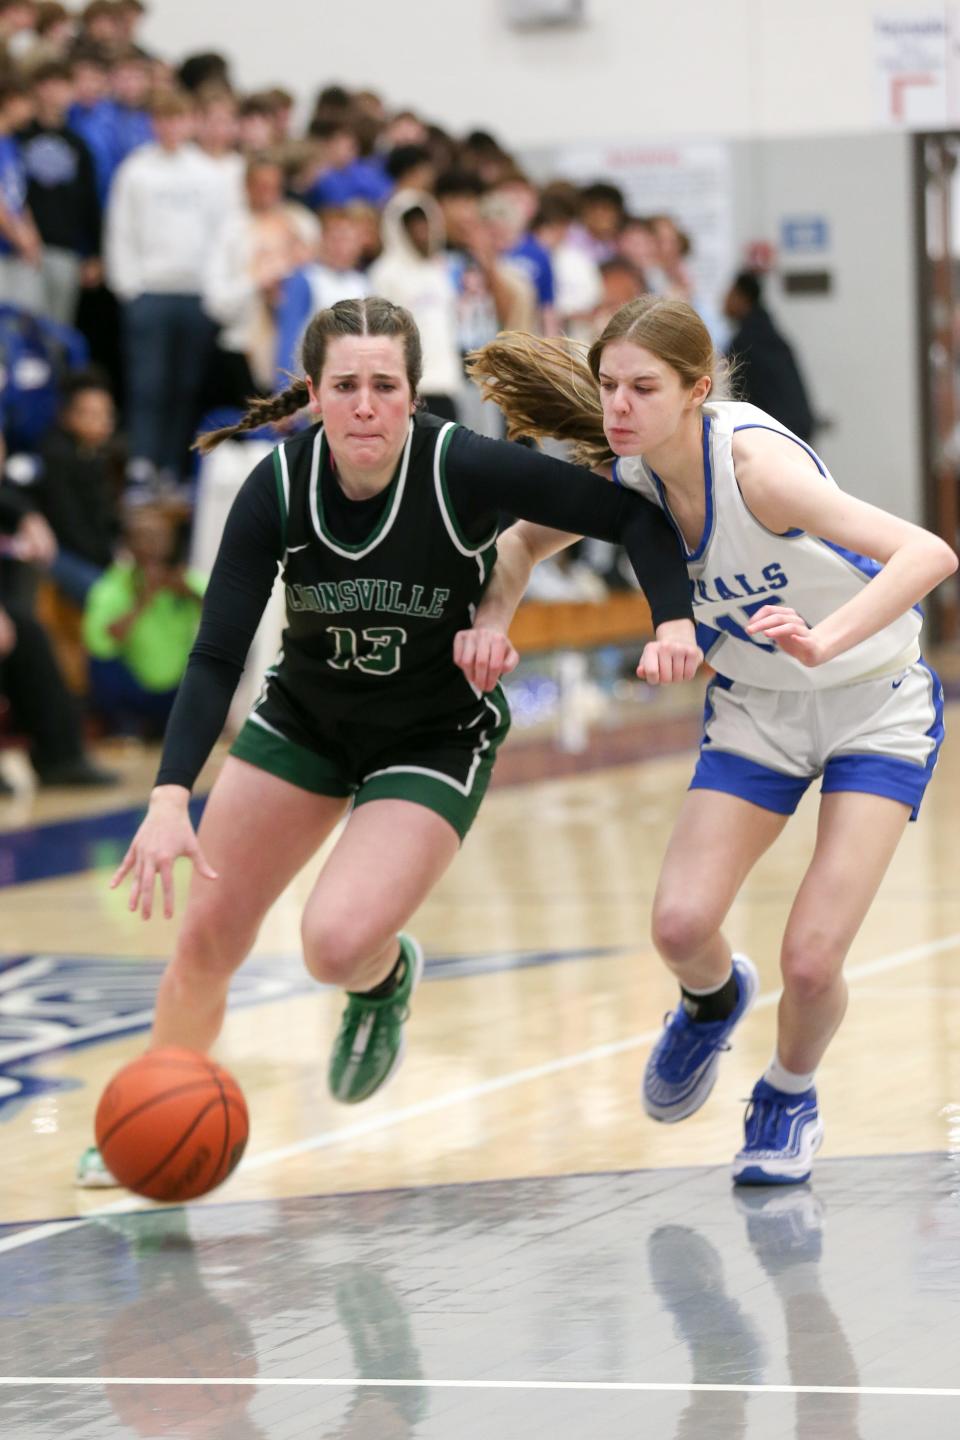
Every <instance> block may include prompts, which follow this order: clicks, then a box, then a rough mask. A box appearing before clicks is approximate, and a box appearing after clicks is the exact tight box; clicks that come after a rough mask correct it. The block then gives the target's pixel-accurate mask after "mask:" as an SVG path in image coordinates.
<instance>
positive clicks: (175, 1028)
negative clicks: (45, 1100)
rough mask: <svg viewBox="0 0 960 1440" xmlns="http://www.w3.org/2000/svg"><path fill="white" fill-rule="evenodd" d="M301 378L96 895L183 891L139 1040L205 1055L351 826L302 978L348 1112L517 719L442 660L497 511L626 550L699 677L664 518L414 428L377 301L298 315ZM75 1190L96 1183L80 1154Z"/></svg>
mask: <svg viewBox="0 0 960 1440" xmlns="http://www.w3.org/2000/svg"><path fill="white" fill-rule="evenodd" d="M303 361H304V369H305V371H306V378H305V379H304V380H302V381H297V382H296V383H294V384H293V385H292V386H291V387H290V388H289V389H288V390H286V391H284V392H282V393H281V394H280V395H278V396H275V397H273V398H272V399H269V400H266V401H261V402H257V403H256V404H255V405H254V406H253V408H252V409H251V411H250V412H249V414H248V415H247V417H246V418H245V420H244V421H242V422H241V424H240V425H238V426H234V427H232V429H229V430H226V431H218V432H216V433H215V434H213V435H211V436H207V437H205V442H204V448H207V449H209V448H210V447H211V446H212V445H213V444H215V443H217V442H218V441H219V440H221V439H223V438H225V437H226V436H227V435H231V434H233V433H235V432H236V431H238V430H247V429H253V428H256V427H258V426H260V425H262V424H264V423H266V422H269V421H273V420H278V419H280V418H282V417H285V416H288V415H293V414H295V413H296V412H298V411H300V410H301V409H303V408H304V407H305V406H306V405H307V404H309V405H310V407H311V409H312V411H313V413H314V415H315V416H316V417H317V421H318V423H317V424H315V425H314V426H313V427H312V428H310V429H308V430H306V431H304V432H303V433H301V434H299V435H297V436H296V437H295V438H293V439H290V440H287V441H285V442H284V443H283V444H281V445H279V446H278V447H277V449H276V450H275V451H274V452H273V453H272V455H270V456H268V457H267V458H266V459H265V460H263V461H261V463H260V464H259V465H257V466H256V467H255V468H254V470H253V471H252V473H251V474H250V475H249V477H248V478H247V480H246V482H245V483H244V485H243V487H242V489H241V491H240V493H239V495H238V496H237V499H236V501H235V502H234V505H233V507H232V509H231V512H230V515H229V517H228V519H227V523H226V526H225V529H224V534H223V539H222V543H221V546H220V550H219V553H218V556H217V560H216V563H215V565H214V568H213V573H212V575H211V579H210V584H209V587H208V589H207V593H206V596H205V599H204V608H203V619H202V622H201V626H200V631H199V635H198V637H197V642H196V644H195V646H194V650H193V653H192V656H191V659H190V663H189V666H188V668H187V672H186V674H185V676H184V680H183V683H182V685H181V688H180V691H179V694H178V697H177V700H176V703H175V705H174V709H173V712H172V714H171V718H170V723H169V726H168V730H167V735H166V739H165V743H164V750H163V757H162V760H161V764H160V771H159V774H158V776H157V784H156V787H155V789H154V790H153V792H152V794H151V798H150V806H149V810H148V813H147V816H146V819H145V820H144V822H143V824H142V825H141V827H140V829H139V830H138V832H137V834H136V836H135V838H134V840H133V843H132V844H131V846H130V849H129V850H128V852H127V855H126V857H125V859H124V860H123V863H122V864H121V865H120V868H119V869H118V871H117V873H116V875H115V876H114V879H113V882H112V883H113V884H114V885H118V884H119V883H120V882H121V881H122V880H123V879H124V877H125V876H127V875H130V876H131V877H132V888H131V892H130V908H131V910H136V909H137V908H138V907H139V909H140V910H141V913H142V915H143V917H144V918H148V917H149V915H150V913H151V909H152V905H153V895H154V888H155V882H156V880H157V879H158V878H159V880H160V881H161V884H162V888H163V894H164V908H165V913H166V914H167V915H168V916H169V915H170V914H172V911H173V899H172V896H173V891H172V867H173V862H174V860H175V859H176V858H177V857H178V856H181V855H186V856H189V857H190V859H191V860H192V861H193V865H194V874H193V879H192V884H191V889H190V894H189V899H188V902H187V908H186V913H185V915H184V920H183V924H182V927H181V929H180V934H179V937H178V940H177V944H176V949H175V952H174V956H173V959H172V961H171V963H170V965H169V967H168V969H167V971H166V974H165V975H164V977H163V980H162V981H161V984H160V990H159V994H158V997H157V1006H156V1016H155V1021H154V1027H153V1034H152V1041H151V1043H152V1044H154V1045H170V1044H176V1045H185V1046H188V1047H190V1048H192V1049H195V1050H200V1051H204V1050H206V1049H207V1048H208V1047H209V1046H210V1045H212V1044H213V1042H214V1040H215V1039H216V1036H217V1034H218V1032H219V1030H220V1026H221V1024H222V1021H223V1015H224V1008H225V1005H226V999H227V988H228V985H229V982H230V977H231V975H232V974H233V973H234V971H235V970H236V969H237V967H238V966H239V965H240V964H241V962H242V961H243V959H244V957H245V956H246V954H247V953H248V951H249V950H250V948H251V946H252V945H253V942H254V940H255V939H256V935H257V931H258V929H259V927H260V923H261V921H262V920H263V918H264V915H265V914H266V912H267V910H268V909H269V907H270V906H271V905H272V904H273V902H274V900H276V899H277V897H278V896H279V895H280V894H281V892H282V891H283V890H284V889H285V888H286V886H287V885H288V884H289V882H290V881H291V880H292V879H293V877H294V876H295V875H296V874H297V873H298V872H299V871H300V870H301V869H302V868H303V866H304V865H305V864H306V863H307V861H308V860H309V859H310V857H311V856H312V855H313V854H314V853H315V852H316V851H317V850H318V849H319V847H320V846H321V845H322V844H323V842H324V841H325V840H326V839H327V837H328V836H329V835H330V834H331V832H332V831H333V830H334V829H335V827H336V826H337V825H338V824H339V823H340V821H341V820H342V819H343V817H344V815H345V814H346V812H347V811H348V810H349V809H350V808H351V806H352V813H351V815H350V819H349V821H348V823H347V825H346V826H345V827H344V830H343V833H342V835H341V836H340V838H339V840H338V841H337V843H336V845H335V847H334V849H333V851H332V853H331V855H330V857H329V859H328V861H327V863H326V865H325V866H324V869H323V871H322V873H321V875H320V877H319V879H318V880H317V883H316V885H315V886H314V888H313V890H312V892H311V894H310V897H309V899H308V900H307V903H306V907H305V909H304V913H303V919H302V926H301V933H302V941H303V953H304V960H305V963H306V966H307V969H308V970H309V972H310V973H311V975H313V976H315V977H316V979H317V980H319V981H322V982H324V983H326V984H332V985H337V986H341V987H342V988H343V989H345V990H346V991H347V992H348V994H347V1004H346V1009H345V1012H344V1017H343V1024H342V1026H341V1029H340V1033H339V1035H338V1038H337V1040H336V1043H335V1045H334V1051H333V1056H332V1058H331V1061H330V1068H329V1084H330V1089H331V1091H332V1093H333V1095H334V1096H335V1097H336V1098H337V1099H338V1100H340V1101H343V1102H345V1103H348V1104H349V1103H354V1102H356V1101H360V1100H365V1099H366V1098H367V1097H368V1096H370V1095H372V1094H374V1092H375V1091H376V1090H378V1089H379V1088H380V1086H381V1085H383V1084H384V1082H385V1081H386V1080H387V1079H388V1078H389V1077H390V1075H392V1073H393V1072H394V1071H395V1069H396V1068H397V1065H398V1064H399V1062H400V1059H401V1057H402V1051H403V1022H404V1020H405V1019H406V1017H407V1013H408V1010H409V1006H410V999H411V995H412V993H413V990H414V988H415V986H416V984H417V981H418V980H419V978H420V974H421V971H422V967H423V957H422V953H421V951H420V948H419V946H418V945H417V944H416V942H415V941H414V940H413V939H412V938H411V937H409V936H407V935H405V934H403V933H400V932H401V931H402V927H403V926H404V925H405V924H406V922H407V921H408V919H409V917H410V916H411V915H412V914H413V913H414V911H415V910H416V909H417V907H418V906H419V905H420V904H422V902H423V901H424V900H425V899H426V897H427V895H428V894H429V893H430V891H431V889H432V888H433V886H434V885H435V884H436V882H437V881H438V879H439V878H440V876H441V875H442V874H443V872H444V871H445V870H446V868H447V866H448V865H449V864H450V862H451V860H452V859H453V857H454V855H455V854H456V851H457V848H458V846H459V844H460V842H461V840H462V839H463V837H464V836H465V834H466V832H467V830H468V829H469V827H470V824H471V822H472V821H473V818H474V816H475V815H476V812H477V808H478V806H479V804H480V801H481V799H482V797H483V794H484V791H485V790H486V788H487V784H488V781H489V779H490V773H491V770H492V768H493V762H494V759H495V756H496V753H497V749H498V747H499V745H500V744H501V742H502V740H503V738H504V736H505V735H506V733H507V728H508V725H509V716H508V711H507V705H506V701H505V698H504V696H503V694H502V692H501V691H500V690H499V689H498V688H497V689H494V690H493V691H492V692H491V693H490V694H484V693H482V692H481V690H480V689H479V688H478V687H476V686H474V685H473V684H471V683H470V682H469V681H468V680H467V679H466V677H465V676H464V674H463V673H462V672H461V671H460V670H459V669H458V668H457V666H456V665H455V664H454V658H453V650H454V639H455V636H456V635H457V634H458V632H462V631H464V630H466V629H468V628H469V627H470V625H471V623H472V619H473V615H474V612H475V608H476V605H477V604H478V603H479V601H480V598H481V596H482V595H483V591H484V588H485V585H486V583H487V580H488V578H489V576H490V573H491V571H492V568H493V564H494V561H495V557H496V538H497V528H498V526H497V520H498V516H499V515H500V514H501V513H509V514H511V515H517V516H523V517H526V518H527V519H530V520H533V521H535V522H537V523H539V524H542V525H548V526H554V527H557V528H558V529H561V530H564V531H571V532H574V531H575V532H577V533H583V534H590V535H595V536H598V537H599V538H601V539H607V540H616V541H620V542H622V543H623V544H624V545H625V546H626V548H627V551H628V553H629V555H630V558H631V560H632V563H633V566H634V569H635V570H636V572H637V576H638V578H639V580H640V583H641V585H642V586H643V588H644V589H645V591H646V594H647V597H648V599H649V601H650V605H651V610H652V614H653V619H654V625H655V633H656V638H655V640H654V641H652V642H651V643H650V644H649V645H648V646H647V647H646V649H645V650H644V654H643V657H642V660H641V668H642V670H643V673H644V674H645V675H646V677H647V678H648V679H650V680H653V681H671V680H677V679H683V678H688V677H689V676H691V675H692V674H693V673H694V671H695V669H696V666H697V663H698V661H699V659H700V652H699V650H698V649H697V647H696V641H695V637H694V630H693V624H692V621H691V606H690V598H689V586H688V583H687V577H686V570H685V566H684V563H683V557H682V555H681V552H680V547H679V545H678V543H677V540H676V537H675V535H674V534H673V532H672V530H671V529H670V527H669V525H668V523H667V521H666V520H665V519H664V517H663V516H662V515H661V514H660V512H659V510H658V509H657V507H655V506H653V505H651V504H650V503H649V502H648V501H646V500H644V499H641V498H640V497H639V496H636V495H634V494H632V493H630V492H629V491H626V490H619V489H617V488H616V487H614V486H613V485H610V484H608V483H607V482H606V481H605V480H604V479H602V478H601V477H600V476H597V475H592V474H590V473H589V472H588V471H586V470H582V469H579V468H577V467H575V466H572V465H568V464H565V463H564V462H562V461H559V460H555V459H552V458H550V457H548V456H546V455H541V454H538V453H536V452H533V451H529V450H527V449H525V448H523V447H521V446H517V445H513V444H509V443H507V442H505V441H493V440H488V439H484V438H483V437H481V436H478V435H474V434H472V433H471V432H470V431H468V430H465V429H463V428H461V427H459V426H457V425H454V424H450V423H446V424H445V423H443V422H442V421H440V420H438V419H436V418H435V417H433V416H431V415H428V414H425V413H422V412H419V411H418V409H417V384H418V381H419V378H420V371H421V357H420V340H419V335H418V333H417V330H416V327H415V325H414V322H413V320H412V318H411V316H410V315H409V314H408V313H407V312H406V311H405V310H402V309H400V308H399V307H398V306H395V305H392V304H391V303H390V302H389V301H386V300H382V299H377V298H373V299H367V300H348V301H342V302H340V303H339V304H337V305H334V306H333V308H332V309H330V310H322V311H320V312H319V313H318V314H317V315H316V316H314V318H313V320H312V321H311V323H310V325H309V327H308V329H307V333H306V336H305V338H304V345H303ZM278 566H279V567H281V570H282V575H283V582H284V587H285V591H286V608H287V627H286V629H285V631H284V635H283V651H282V654H281V656H280V657H279V659H278V661H277V663H276V664H275V665H274V666H273V667H272V668H271V669H270V670H269V671H268V672H267V675H266V679H265V681H264V685H263V689H262V691H261V694H260V697H259V699H258V700H257V701H256V703H255V704H254V707H253V710H252V712H251V714H250V716H249V719H248V720H247V722H246V724H245V725H244V727H243V728H242V730H241V731H240V734H239V735H238V736H237V739H236V741H235V743H234V745H233V748H232V751H231V754H230V756H229V757H228V759H227V760H226V762H225V764H224V766H223V769H222V770H221V772H220V774H219V776H218V778H217V781H216V783H215V785H214V787H213V790H212V792H211V795H210V798H209V800H208V802H207V806H206V809H205V812H204V815H203V820H202V822H201V825H200V829H199V833H198V834H194V831H193V827H192V825H191V823H190V819H189V815H188V811H187V802H188V800H189V798H190V791H191V788H192V786H193V784H194V781H195V780H196V777H197V775H198V774H199V772H200V769H201V767H202V766H203V764H204V762H205V761H206V759H207V756H208V755H209V753H210V751H211V749H212V747H213V745H214V742H215V741H216V739H217V737H218V735H219V734H220V731H221V729H222V728H223V724H224V721H225V719H226V715H227V710H228V707H229V704H230V700H231V697H232V695H233V691H234V689H235V687H236V683H237V680H238V679H239V676H240V673H241V671H242V668H243V664H244V659H245V657H246V653H247V649H248V647H249V645H250V642H251V640H252V638H253V635H254V633H255V631H256V628H257V625H258V623H259V620H260V617H261V614H262V613H263V609H264V607H265V605H266V603H267V599H268V597H269V595H270V591H271V588H272V585H273V581H274V577H275V575H276V572H277V567H278ZM78 1178H79V1179H80V1181H81V1183H86V1184H95V1183H110V1177H109V1175H107V1174H106V1173H105V1171H104V1167H103V1166H102V1162H101V1161H100V1158H99V1156H98V1155H97V1153H96V1151H88V1152H87V1153H86V1155H85V1156H84V1159H83V1160H82V1161H81V1169H80V1174H79V1176H78Z"/></svg>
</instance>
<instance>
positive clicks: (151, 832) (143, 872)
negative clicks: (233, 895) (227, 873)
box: [110, 792, 218, 920]
mask: <svg viewBox="0 0 960 1440" xmlns="http://www.w3.org/2000/svg"><path fill="white" fill-rule="evenodd" d="M157 793H159V792H157ZM181 855H185V856H187V858H188V859H190V860H192V861H193V865H194V869H195V870H196V871H197V873H198V874H199V875H202V876H203V877H204V879H206V880H216V879H217V878H218V877H217V872H216V871H215V870H214V869H213V866H212V865H211V864H210V863H209V861H208V860H207V858H206V856H205V855H204V853H203V851H202V850H201V849H200V842H199V840H198V839H197V835H196V831H195V830H194V828H193V825H192V824H191V821H190V816H189V814H188V813H187V809H186V805H185V804H182V803H178V802H176V801H170V800H164V799H162V798H161V799H158V798H156V795H155V797H154V798H153V799H151V802H150V809H149V810H148V811H147V815H146V818H145V819H144V821H143V823H142V824H141V826H140V829H139V830H138V831H137V833H136V835H134V837H133V840H132V841H131V843H130V848H129V850H128V851H127V853H126V855H125V856H124V857H123V860H122V861H121V862H120V865H119V866H118V868H117V870H116V872H115V873H114V876H113V878H112V880H111V881H110V889H111V890H115V889H116V888H117V886H118V885H119V884H120V883H121V881H122V880H123V879H124V878H125V876H127V875H129V874H130V873H131V872H132V874H133V883H132V885H131V887H130V900H129V908H130V910H131V911H136V910H138V909H139V911H140V914H141V916H142V917H143V919H144V920H149V919H150V916H151V915H152V914H153V895H154V889H155V886H156V881H157V876H158V875H159V877H160V883H161V886H162V888H163V913H164V915H165V916H166V918H167V919H168V920H169V919H170V917H171V916H172V915H173V862H174V861H175V860H176V859H178V858H179V857H180V856H181Z"/></svg>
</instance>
